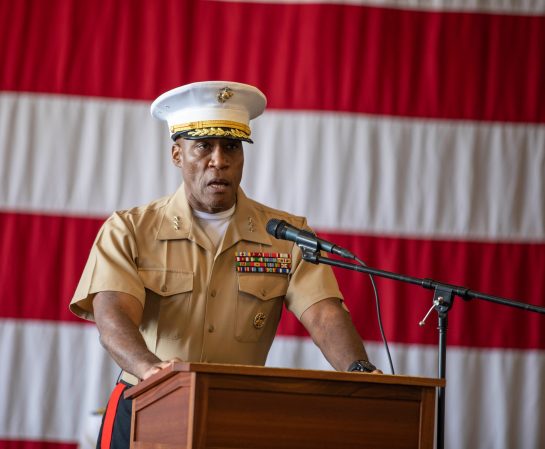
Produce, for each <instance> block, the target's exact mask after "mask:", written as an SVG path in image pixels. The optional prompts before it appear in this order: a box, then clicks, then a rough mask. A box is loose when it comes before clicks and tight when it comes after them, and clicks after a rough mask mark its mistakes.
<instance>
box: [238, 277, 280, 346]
mask: <svg viewBox="0 0 545 449" xmlns="http://www.w3.org/2000/svg"><path fill="white" fill-rule="evenodd" d="M287 290H288V278H287V276H284V275H279V274H269V273H267V274H262V273H258V274H256V273H251V274H250V273H248V274H239V276H238V298H237V310H236V315H235V316H236V319H235V321H236V322H235V338H236V339H237V340H238V341H241V342H258V341H260V340H261V339H265V340H266V339H267V336H268V337H269V339H270V340H271V342H272V339H273V338H274V334H275V333H276V328H277V326H278V322H279V321H280V315H281V314H282V305H283V301H284V296H286V292H287Z"/></svg>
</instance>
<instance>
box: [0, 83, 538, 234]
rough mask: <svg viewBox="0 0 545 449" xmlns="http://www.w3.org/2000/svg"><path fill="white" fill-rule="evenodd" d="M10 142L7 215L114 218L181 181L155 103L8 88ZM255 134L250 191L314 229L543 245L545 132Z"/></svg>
mask: <svg viewBox="0 0 545 449" xmlns="http://www.w3.org/2000/svg"><path fill="white" fill-rule="evenodd" d="M29 130H31V131H32V132H29ZM0 135H1V136H3V137H2V139H1V140H0V161H2V164H1V165H0V167H1V168H0V208H1V209H13V210H22V211H31V212H48V213H49V212H51V213H61V214H68V215H74V214H75V215H94V216H106V215H109V213H110V212H111V211H113V210H116V209H120V208H126V207H131V206H134V205H137V204H142V203H144V202H147V201H149V200H151V199H153V198H157V197H159V196H162V195H165V194H168V193H171V192H173V191H174V190H175V189H176V188H177V186H178V183H179V182H180V180H181V178H180V174H179V172H178V171H177V169H176V168H174V167H173V166H172V165H171V163H170V146H171V143H170V141H169V137H168V132H167V130H166V127H165V126H164V125H163V124H162V123H160V122H157V121H155V120H153V119H152V118H151V117H150V116H149V112H148V104H147V103H146V102H134V101H130V102H129V101H116V100H96V99H81V98H74V97H61V96H52V95H51V96H49V95H48V96H44V95H24V94H19V95H17V94H10V93H4V94H1V95H0ZM252 136H253V138H254V140H255V141H256V142H257V143H256V144H255V145H253V146H252V147H250V146H247V147H246V153H245V154H246V165H245V174H244V179H243V187H244V188H245V189H246V191H247V193H248V194H249V195H250V196H251V197H253V198H255V199H257V200H258V201H262V202H264V203H266V204H269V205H271V206H273V207H277V208H280V209H284V210H287V211H290V212H293V213H296V214H300V215H305V216H307V217H308V218H309V222H310V224H311V225H312V226H314V227H315V228H317V229H320V230H335V231H340V232H353V233H366V234H380V235H404V236H416V237H431V238H435V237H437V238H462V239H493V240H509V241H543V240H545V201H544V192H545V176H543V174H544V173H545V126H544V125H526V124H522V125H520V124H506V123H473V122H462V121H442V120H415V119H401V118H392V117H370V116H364V115H361V114H340V113H313V112H288V111H268V112H267V113H266V114H265V115H264V116H262V117H260V118H259V119H257V120H256V121H255V124H254V131H253V134H252Z"/></svg>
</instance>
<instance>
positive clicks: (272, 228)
mask: <svg viewBox="0 0 545 449" xmlns="http://www.w3.org/2000/svg"><path fill="white" fill-rule="evenodd" d="M283 221H284V220H279V219H278V218H271V219H270V220H269V221H268V222H267V232H268V233H269V234H271V235H272V236H274V237H277V235H276V230H277V228H278V226H279V225H280V224H281V223H282V222H283Z"/></svg>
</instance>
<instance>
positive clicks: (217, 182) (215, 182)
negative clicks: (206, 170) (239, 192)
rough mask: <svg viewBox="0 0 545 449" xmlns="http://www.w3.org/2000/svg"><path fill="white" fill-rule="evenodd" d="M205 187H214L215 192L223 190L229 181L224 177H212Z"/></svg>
mask: <svg viewBox="0 0 545 449" xmlns="http://www.w3.org/2000/svg"><path fill="white" fill-rule="evenodd" d="M206 185H207V187H210V188H212V189H214V190H215V191H217V192H223V191H225V190H227V188H228V187H229V186H230V185H231V183H230V182H229V181H227V180H225V179H220V178H214V179H212V180H210V181H209V182H208V184H206Z"/></svg>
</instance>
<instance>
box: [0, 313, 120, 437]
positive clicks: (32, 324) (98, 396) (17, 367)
mask: <svg viewBox="0 0 545 449" xmlns="http://www.w3.org/2000/svg"><path fill="white" fill-rule="evenodd" d="M0 354H1V360H2V363H0V398H2V399H1V400H0V439H21V440H45V441H47V440H49V441H57V442H76V441H78V440H80V439H81V438H82V437H83V434H84V431H85V426H86V424H87V422H88V421H89V419H90V417H91V416H92V413H93V411H96V410H97V409H99V408H101V407H105V405H106V402H107V400H108V397H109V394H110V391H111V390H112V389H113V386H114V384H115V380H116V378H117V376H118V374H119V369H118V368H117V367H116V366H115V365H114V364H113V362H112V361H111V359H110V358H109V356H108V355H107V354H106V353H105V351H104V350H103V349H102V347H101V346H100V344H99V343H98V332H97V330H96V327H95V326H90V325H78V324H68V323H63V324H57V323H51V322H44V321H15V320H0Z"/></svg>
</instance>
